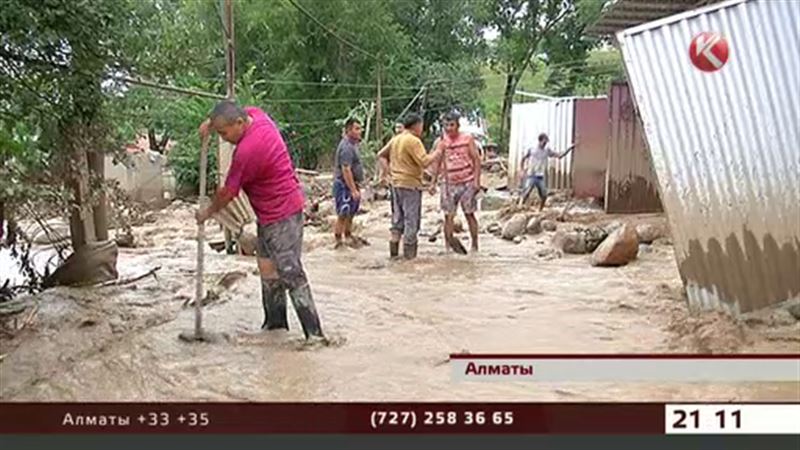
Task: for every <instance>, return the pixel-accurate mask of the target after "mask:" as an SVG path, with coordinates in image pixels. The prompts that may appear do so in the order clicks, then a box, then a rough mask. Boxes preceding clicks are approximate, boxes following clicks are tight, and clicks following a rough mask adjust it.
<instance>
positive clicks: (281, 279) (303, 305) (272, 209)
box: [197, 101, 324, 340]
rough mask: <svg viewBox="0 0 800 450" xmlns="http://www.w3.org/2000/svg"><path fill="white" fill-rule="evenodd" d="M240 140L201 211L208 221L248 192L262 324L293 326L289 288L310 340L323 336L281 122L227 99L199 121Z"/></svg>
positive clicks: (203, 129)
mask: <svg viewBox="0 0 800 450" xmlns="http://www.w3.org/2000/svg"><path fill="white" fill-rule="evenodd" d="M212 129H213V130H214V131H216V132H217V133H218V134H219V136H220V137H221V138H222V139H224V140H226V141H228V142H230V143H231V144H235V145H236V149H235V150H234V153H233V161H232V162H231V167H230V169H229V171H228V176H227V178H226V179H225V186H223V187H222V188H220V189H219V190H218V191H217V193H216V194H215V195H214V198H213V200H212V202H211V204H210V205H209V206H208V207H207V208H205V209H202V210H200V211H198V212H197V221H198V222H199V223H202V222H205V221H206V220H208V219H209V218H210V217H212V216H213V215H214V214H215V213H216V212H217V211H219V210H221V209H222V208H224V207H225V205H227V204H228V203H229V202H230V201H231V200H233V199H234V198H236V196H237V195H239V191H240V190H241V191H244V192H245V193H246V194H247V198H248V199H249V200H250V204H251V205H252V206H253V210H254V211H255V213H256V216H257V217H258V246H257V253H258V269H259V272H260V273H261V295H262V304H263V306H264V324H263V325H262V327H261V328H262V329H267V330H275V329H285V330H288V329H289V322H288V321H287V320H286V291H287V290H288V292H289V297H290V298H291V300H292V304H293V305H294V309H295V311H296V312H297V317H298V319H300V324H301V325H302V327H303V333H305V335H306V339H314V338H316V339H322V340H324V337H323V335H322V327H321V325H320V320H319V316H318V315H317V311H316V308H315V306H314V299H313V297H312V295H311V287H310V286H309V284H308V278H307V277H306V272H305V270H304V269H303V263H302V261H301V253H302V248H303V205H304V203H305V196H304V194H303V189H302V186H301V185H300V180H298V178H297V175H296V174H295V170H294V166H293V164H292V159H291V157H290V156H289V151H288V149H287V148H286V143H284V141H283V138H282V137H281V134H280V131H279V130H278V127H277V126H275V123H274V122H273V121H272V119H270V118H269V116H267V115H266V114H264V111H261V110H260V109H258V108H254V107H247V108H240V107H239V106H237V105H236V104H235V103H233V102H229V101H224V102H221V103H219V104H217V106H216V107H215V108H214V110H213V111H212V112H211V115H210V117H209V118H208V120H206V121H205V122H203V124H201V125H200V134H201V137H202V138H203V139H205V138H207V136H208V133H209V130H212Z"/></svg>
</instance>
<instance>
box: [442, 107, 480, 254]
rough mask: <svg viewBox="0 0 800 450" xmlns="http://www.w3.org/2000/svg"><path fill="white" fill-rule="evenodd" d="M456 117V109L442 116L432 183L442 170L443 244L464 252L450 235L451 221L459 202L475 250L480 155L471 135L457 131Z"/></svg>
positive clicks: (459, 243)
mask: <svg viewBox="0 0 800 450" xmlns="http://www.w3.org/2000/svg"><path fill="white" fill-rule="evenodd" d="M459 119H461V116H460V115H459V114H458V113H457V112H450V113H448V114H447V115H446V116H445V118H444V133H443V135H442V137H441V139H440V140H439V144H438V146H437V147H438V148H437V150H440V151H441V152H442V155H441V157H440V158H439V163H438V165H437V170H436V172H435V175H434V179H433V182H434V185H435V184H436V179H437V178H438V176H439V174H443V177H444V182H443V183H442V184H443V186H442V191H441V196H440V202H441V208H442V211H443V212H444V239H445V245H447V246H449V247H450V248H452V249H453V250H454V251H456V252H458V253H461V254H464V253H466V250H465V249H464V248H463V247H462V246H461V242H459V241H458V239H456V238H455V236H454V235H453V234H454V233H453V231H454V230H453V228H454V226H453V224H454V220H455V216H456V212H458V206H459V205H461V210H462V211H463V212H464V216H465V217H466V219H467V224H468V226H469V235H470V239H471V240H472V251H473V252H477V251H478V219H477V218H476V217H475V211H477V210H478V200H477V195H478V193H479V192H480V190H481V155H480V153H479V152H478V149H477V147H476V145H475V139H474V138H473V137H472V135H471V134H469V133H461V132H460V131H459Z"/></svg>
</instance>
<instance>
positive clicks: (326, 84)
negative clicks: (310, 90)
mask: <svg viewBox="0 0 800 450" xmlns="http://www.w3.org/2000/svg"><path fill="white" fill-rule="evenodd" d="M259 83H265V84H277V85H297V86H321V87H332V88H335V87H350V88H369V89H375V85H374V84H359V83H339V82H329V81H296V80H279V79H271V80H258V81H257V82H256V83H254V84H259ZM382 88H383V89H397V90H409V91H416V90H418V89H419V87H413V86H382Z"/></svg>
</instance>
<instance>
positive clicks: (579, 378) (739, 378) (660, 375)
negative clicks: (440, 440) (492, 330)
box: [450, 354, 800, 383]
mask: <svg viewBox="0 0 800 450" xmlns="http://www.w3.org/2000/svg"><path fill="white" fill-rule="evenodd" d="M450 366H451V369H452V378H453V380H454V381H495V382H496V381H514V382H516V381H534V382H535V381H543V382H688V383H692V382H718V383H726V382H796V383H797V382H800V355H560V356H559V355H472V354H457V355H450Z"/></svg>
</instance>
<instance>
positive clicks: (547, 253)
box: [536, 248, 561, 261]
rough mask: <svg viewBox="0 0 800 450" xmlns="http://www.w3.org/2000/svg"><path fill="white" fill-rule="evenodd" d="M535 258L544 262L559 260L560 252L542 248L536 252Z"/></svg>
mask: <svg viewBox="0 0 800 450" xmlns="http://www.w3.org/2000/svg"><path fill="white" fill-rule="evenodd" d="M536 257H537V258H538V259H542V260H545V261H550V260H553V259H556V258H561V252H560V251H558V250H556V249H554V248H543V249H540V250H538V251H537V252H536Z"/></svg>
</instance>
